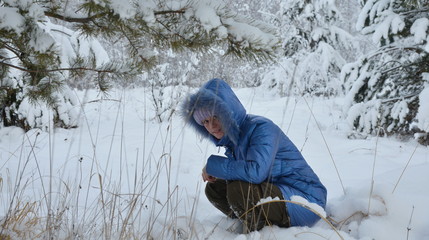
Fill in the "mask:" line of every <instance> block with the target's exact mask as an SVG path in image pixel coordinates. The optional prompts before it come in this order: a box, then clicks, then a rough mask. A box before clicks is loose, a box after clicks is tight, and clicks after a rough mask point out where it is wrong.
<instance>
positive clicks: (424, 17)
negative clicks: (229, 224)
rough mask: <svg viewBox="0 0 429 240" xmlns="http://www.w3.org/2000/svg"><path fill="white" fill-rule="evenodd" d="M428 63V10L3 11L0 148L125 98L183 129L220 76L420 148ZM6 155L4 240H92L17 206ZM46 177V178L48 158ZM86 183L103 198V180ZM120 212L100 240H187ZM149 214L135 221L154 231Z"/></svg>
mask: <svg viewBox="0 0 429 240" xmlns="http://www.w3.org/2000/svg"><path fill="white" fill-rule="evenodd" d="M428 53H429V2H428V1H426V0H402V1H399V0H352V1H335V0H313V1H309V0H305V1H302V0H270V1H268V0H267V1H260V0H258V1H256V0H247V1H210V0H183V1H181V0H177V1H170V0H158V1H156V0H139V1H138V0H136V1H123V0H111V1H108V0H99V1H79V0H72V1H67V0H64V1H62V0H51V1H35V0H0V114H1V115H0V136H1V138H2V139H1V140H0V143H1V144H5V142H6V140H4V139H7V138H8V137H11V136H12V137H13V136H15V135H19V134H18V133H20V134H22V133H33V135H31V134H30V135H31V137H29V139H27V140H28V141H29V142H32V141H30V139H31V140H33V138H37V137H36V135H37V136H38V135H40V134H41V135H43V134H50V133H54V132H56V131H63V130H64V131H67V130H68V131H72V130H76V131H79V129H83V128H84V127H83V126H82V121H83V120H82V119H84V118H83V115H84V113H83V109H84V106H86V105H88V103H91V101H92V102H104V103H109V102H115V101H119V102H120V101H122V99H121V98H119V100H118V98H115V97H113V96H116V95H115V93H116V92H121V91H122V92H129V93H130V94H131V93H133V92H135V91H141V92H140V93H136V96H138V95H139V94H141V95H144V96H142V100H141V101H143V99H144V101H145V104H146V99H148V102H147V105H148V106H150V110H147V112H146V110H145V112H144V117H142V119H143V121H148V122H149V123H150V124H158V125H157V126H164V125H163V124H167V125H168V124H169V123H171V122H172V121H173V119H178V118H175V115H176V111H177V109H178V107H179V105H178V104H179V103H180V100H181V98H183V97H184V96H185V94H186V93H188V92H190V91H192V90H194V89H195V88H196V87H199V86H200V85H201V84H203V83H204V82H205V81H207V80H209V79H211V78H214V77H218V78H223V79H225V80H226V81H227V82H228V83H230V84H231V85H232V86H233V87H234V88H236V89H253V90H255V91H258V92H263V93H266V96H267V97H268V98H270V99H271V98H273V99H283V98H286V99H297V98H299V97H305V98H307V97H308V98H311V99H319V100H320V101H329V100H332V99H335V100H338V99H340V103H338V105H341V113H340V114H339V117H338V118H340V119H343V120H344V122H346V123H347V127H346V130H345V132H346V134H345V136H343V137H344V139H345V140H346V139H359V140H367V139H374V137H377V139H378V137H392V138H394V139H396V140H397V141H398V142H400V141H415V142H418V143H419V144H420V146H423V147H426V148H427V145H428V144H429V138H428V132H429V54H428ZM93 96H95V97H96V99H92V98H91V97H93ZM88 99H91V101H88ZM83 100H84V101H88V102H83ZM291 101H292V100H291ZM288 103H289V101H288V102H287V103H286V105H287V104H288ZM283 104H284V103H283ZM145 106H146V105H145ZM295 106H296V105H295ZM106 111H107V110H106ZM106 114H107V113H106ZM142 114H143V113H142ZM146 114H148V115H147V116H146ZM331 114H333V113H331ZM110 118H112V119H114V118H115V116H111V117H110ZM149 123H148V124H149ZM168 126H169V125H168ZM17 129H22V130H17ZM342 130H344V129H342ZM49 136H50V135H49ZM147 136H150V135H147ZM140 137H141V136H140ZM136 138H137V137H136ZM49 139H50V138H49ZM27 140H26V141H27ZM34 141H35V140H34ZM112 142H113V141H112ZM92 144H94V143H92ZM30 145H31V143H30ZM37 147H38V146H32V148H31V149H32V150H30V151H29V152H28V158H27V161H24V162H23V163H22V164H23V166H27V163H28V162H29V160H28V159H30V158H33V157H35V153H34V149H33V148H37ZM2 148H3V149H2V152H1V155H0V161H1V162H0V167H1V170H2V172H1V174H2V175H0V187H3V188H2V193H4V192H5V191H6V192H8V196H6V195H4V194H3V195H2V197H0V199H1V204H2V205H3V206H2V209H1V210H2V212H0V220H1V221H0V223H1V224H2V230H1V232H0V239H3V238H5V239H14V238H15V237H17V236H18V237H21V238H31V237H30V235H31V234H34V233H35V232H37V233H38V234H39V235H37V236H36V238H37V237H38V238H43V237H46V236H49V237H54V236H56V237H58V236H61V238H70V239H73V238H77V239H87V238H94V236H92V235H91V234H94V233H91V234H89V233H85V231H83V230H82V229H80V228H79V227H78V226H74V225H73V224H76V225H79V223H80V225H82V223H84V220H82V219H80V217H79V216H77V215H78V214H76V212H73V211H71V212H72V213H71V215H72V220H70V221H71V222H69V223H64V222H63V221H64V220H63V218H61V217H59V215H60V214H63V213H64V212H67V211H66V210H64V209H63V210H62V211H63V212H61V209H60V207H58V206H57V207H58V208H57V209H54V208H53V207H51V205H50V204H51V202H52V199H50V194H46V192H44V194H45V197H42V198H41V199H38V200H36V199H35V200H34V201H24V200H23V199H22V198H20V197H19V196H23V195H24V192H25V191H27V190H25V191H24V188H25V187H23V185H22V184H21V180H22V181H23V182H25V181H26V180H25V179H26V178H25V177H24V176H25V171H22V172H21V171H20V169H21V168H19V167H18V170H17V172H18V173H22V174H21V175H20V174H16V173H13V174H12V173H10V172H9V170H7V167H5V166H7V165H6V164H10V161H9V160H10V159H11V158H12V156H14V157H15V156H17V155H19V154H18V152H19V151H18V150H16V149H14V150H13V151H15V152H13V153H12V150H10V149H6V148H5V146H2ZM58 148H61V147H58ZM107 148H109V147H107ZM148 148H149V146H148ZM5 149H6V150H5ZM64 151H65V152H67V151H70V150H67V149H65V150H64ZM106 151H111V148H110V149H106ZM48 152H49V153H50V154H52V153H53V152H54V150H53V149H50V150H48ZM167 152H168V151H167ZM169 154H171V153H169ZM48 156H50V155H48ZM164 157H166V156H165V155H164V156H163V158H164ZM20 163H21V162H20ZM46 164H47V165H49V164H51V165H50V166H51V168H52V164H53V163H52V159H51V160H50V162H49V161H48V162H47V163H46ZM20 166H21V165H20ZM21 167H22V166H21ZM24 168H25V167H24ZM48 168H49V166H48ZM36 169H39V171H40V168H39V166H37V168H36ZM91 172H92V171H91ZM39 174H40V173H39ZM95 176H96V177H95ZM148 176H149V175H148ZM157 176H158V175H157ZM91 177H93V176H91ZM151 177H154V176H151ZM15 178H16V181H12V180H11V179H15ZM94 178H100V186H102V184H101V182H102V181H101V179H102V176H101V175H97V174H95V173H94ZM34 181H36V180H34ZM59 181H61V180H59ZM64 181H65V180H64ZM40 182H41V185H42V186H41V188H43V190H45V189H48V188H49V187H48V186H45V185H44V184H47V183H43V182H44V181H40ZM48 182H49V183H51V181H48ZM26 184H28V182H26ZM26 184H25V185H26ZM65 185H67V184H65ZM5 186H8V187H7V189H6V187H5ZM26 186H27V185H26ZM101 188H103V186H102V187H101ZM51 190H52V189H51ZM116 190H117V189H116ZM67 191H69V190H67ZM67 191H66V192H67ZM112 191H114V190H112ZM151 191H152V190H151ZM172 191H173V193H174V190H172ZM47 192H51V191H47ZM101 192H103V191H101ZM118 192H120V191H118ZM149 192H150V191H149ZM173 193H172V192H170V191H168V194H167V195H168V196H170V194H171V196H173ZM141 194H143V195H145V194H146V193H145V192H144V191H143V190H142V192H141ZM101 195H102V197H103V194H101ZM117 196H119V194H118V195H117ZM98 197H100V196H98ZM78 198H79V197H77V198H76V199H78ZM119 198H120V197H119ZM48 200H49V201H48ZM110 200H111V199H110ZM112 201H113V200H112ZM115 201H116V200H115ZM115 201H113V202H114V203H115V204H116V203H117V204H125V205H127V204H128V205H127V206H128V207H129V208H126V207H124V209H123V210H124V211H122V212H118V214H119V215H121V217H118V219H120V220H118V219H116V218H111V220H112V222H109V221H106V219H109V216H106V215H105V216H103V219H104V220H103V221H102V223H103V224H104V225H103V224H101V225H103V226H100V229H101V230H99V231H100V232H102V233H101V236H98V237H97V238H111V239H115V238H118V237H119V238H132V237H131V235H133V237H134V238H136V239H139V238H142V236H145V237H146V238H148V239H149V235H150V234H149V233H151V231H152V232H154V233H153V234H152V235H156V234H158V236H163V238H165V239H167V238H168V237H167V236H169V237H171V236H173V237H174V238H179V239H180V238H181V237H182V238H183V239H185V237H184V236H188V237H189V234H188V235H186V234H185V233H182V232H180V231H179V230H177V229H178V228H175V229H176V230H175V232H174V233H175V234H173V235H171V236H170V235H168V234H167V233H159V232H162V231H161V230H160V229H161V228H157V227H154V226H155V224H153V225H150V224H149V225H150V227H147V229H149V228H150V229H149V230H147V229H146V231H144V232H143V233H140V232H138V231H134V232H133V231H131V230H130V229H129V228H128V227H126V226H127V221H131V220H130V219H131V218H132V217H131V216H134V214H137V213H138V211H137V213H136V212H134V213H132V214H131V213H130V215H126V216H125V215H124V216H122V214H125V213H126V211H130V212H131V210H130V209H131V206H133V208H134V207H135V206H134V205H133V204H134V203H137V202H138V200H137V198H134V197H130V198H128V199H127V200H123V201H120V200H117V202H115ZM45 202H46V204H45ZM101 202H103V203H105V202H107V200H106V199H102V200H101ZM32 204H34V205H32ZM38 204H40V205H44V208H42V207H35V206H36V205H38ZM85 206H86V205H85ZM119 208H121V207H119ZM103 209H104V205H103ZM112 209H114V207H112ZM166 209H168V208H167V207H166ZM162 210H165V209H164V208H163V209H162ZM162 210H160V211H159V213H160V212H161V211H162ZM56 211H59V212H56ZM94 211H96V210H94ZM111 211H112V212H111V213H112V214H113V215H115V210H111ZM118 211H119V210H118ZM152 211H155V210H152ZM333 212H335V211H333ZM103 213H104V214H106V212H105V211H104V210H103ZM157 213H158V212H152V214H149V215H148V216H149V220H148V219H145V220H143V221H149V222H150V221H151V219H152V218H153V219H152V220H153V222H155V220H154V219H155V218H156V217H154V216H155V215H157ZM75 214H76V215H75ZM92 214H95V213H92ZM115 216H116V215H115ZM34 219H37V220H34ZM60 219H62V220H60ZM83 219H85V216H84V217H83ZM113 219H115V220H114V221H115V223H114V221H113ZM116 221H117V222H116ZM16 223H19V224H16ZM193 223H195V222H193ZM115 224H116V225H115ZM427 224H428V222H426V225H427ZM64 225H66V226H67V227H66V228H67V230H64V227H61V226H64ZM35 226H44V229H45V231H42V230H37V231H36V230H34V229H38V227H35ZM114 226H115V227H116V229H114V228H115V227H114ZM119 226H121V227H119ZM216 226H217V225H216ZM106 227H109V231H106ZM42 228H43V227H42ZM94 228H95V227H94ZM25 229H27V230H25ZM28 229H30V230H28ZM31 229H33V230H31ZM58 229H62V230H58ZM76 229H77V230H76ZM112 229H113V230H112ZM142 231H143V230H142ZM157 231H158V233H156V232H157ZM380 231H381V230H380ZM129 232H132V234H131V235H129ZM20 234H21V235H20ZM85 234H87V235H85ZM109 234H112V235H109ZM145 234H147V235H145ZM163 234H165V235H163ZM183 234H185V235H183ZM217 234H218V235H219V234H220V233H217ZM214 235H216V234H214ZM333 235H334V236H335V234H333ZM65 236H66V237H65ZM191 236H192V234H191ZM196 236H197V235H194V236H193V237H194V238H196V239H199V238H200V237H196ZM212 236H213V235H212ZM280 236H285V235H280ZM425 236H429V234H428V235H425ZM223 237H225V236H224V235H220V237H219V239H221V238H223ZM350 237H356V238H359V237H358V236H356V235H353V234H352V235H351V236H350ZM191 238H192V237H191ZM243 239H245V238H243ZM400 239H406V238H400ZM416 239H417V238H416Z"/></svg>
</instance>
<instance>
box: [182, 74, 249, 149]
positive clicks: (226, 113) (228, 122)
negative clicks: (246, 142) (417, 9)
mask: <svg viewBox="0 0 429 240" xmlns="http://www.w3.org/2000/svg"><path fill="white" fill-rule="evenodd" d="M201 107H204V108H206V109H211V110H213V112H214V113H215V115H216V116H217V118H218V119H219V121H220V123H221V124H222V129H223V132H224V137H223V138H222V139H221V140H220V141H218V140H217V139H216V138H214V137H213V136H211V135H210V133H209V132H208V131H207V130H206V128H205V127H204V126H201V125H199V124H198V123H197V122H196V121H195V120H194V118H193V114H194V110H195V109H198V108H201ZM181 115H182V117H183V118H184V120H185V122H186V123H188V124H189V125H190V126H191V127H192V128H194V129H195V130H196V131H197V133H199V134H201V135H202V136H204V137H209V138H210V139H211V140H212V141H213V142H214V143H215V144H216V145H225V143H226V142H227V141H228V140H229V141H231V142H232V143H233V144H234V145H236V144H237V140H238V138H239V135H240V125H241V123H242V122H243V120H244V119H245V118H246V109H245V108H244V106H243V105H242V104H241V102H240V100H238V98H237V96H236V95H235V93H234V92H233V91H232V89H231V87H230V86H229V85H228V84H227V83H226V82H225V81H223V80H221V79H218V78H215V79H212V80H210V81H208V82H207V83H206V84H204V86H202V87H201V88H200V89H199V90H198V92H196V93H194V94H190V95H188V96H187V97H186V99H185V100H184V102H183V104H182V106H181Z"/></svg>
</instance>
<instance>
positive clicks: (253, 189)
mask: <svg viewBox="0 0 429 240" xmlns="http://www.w3.org/2000/svg"><path fill="white" fill-rule="evenodd" d="M205 193H206V196H207V198H208V199H209V201H210V202H211V203H212V204H213V205H214V206H215V207H216V208H217V209H219V210H220V211H221V212H223V213H224V214H225V215H227V216H228V217H231V218H239V219H240V220H241V221H242V222H243V224H244V228H245V231H247V232H251V231H255V230H260V229H261V228H263V227H264V226H267V225H277V226H279V227H289V226H290V220H289V216H288V214H287V209H286V204H285V202H273V203H265V204H262V205H261V206H258V207H255V206H256V205H257V203H258V202H259V201H260V200H261V199H266V198H267V197H271V198H275V197H278V198H279V199H280V200H284V198H283V194H282V192H281V191H280V189H279V188H278V187H277V186H275V185H273V184H271V183H268V182H263V183H261V184H251V183H248V182H243V181H225V180H220V179H218V180H216V181H215V182H209V183H207V185H206V190H205Z"/></svg>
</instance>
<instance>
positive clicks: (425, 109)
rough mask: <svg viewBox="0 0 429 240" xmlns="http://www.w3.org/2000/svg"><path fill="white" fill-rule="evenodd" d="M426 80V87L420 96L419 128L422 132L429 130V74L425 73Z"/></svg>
mask: <svg viewBox="0 0 429 240" xmlns="http://www.w3.org/2000/svg"><path fill="white" fill-rule="evenodd" d="M423 76H424V78H425V80H426V83H425V87H424V89H423V91H422V92H421V93H420V95H419V99H420V102H419V104H420V106H419V112H418V113H417V117H416V118H417V120H418V125H417V126H418V127H419V128H420V129H422V130H428V129H429V73H425V74H424V75H423Z"/></svg>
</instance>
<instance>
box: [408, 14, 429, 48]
mask: <svg viewBox="0 0 429 240" xmlns="http://www.w3.org/2000/svg"><path fill="white" fill-rule="evenodd" d="M410 32H411V34H413V35H414V42H415V43H417V44H421V43H423V42H425V41H428V40H429V19H427V18H419V19H417V20H416V21H414V23H413V25H412V26H411V29H410Z"/></svg>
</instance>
